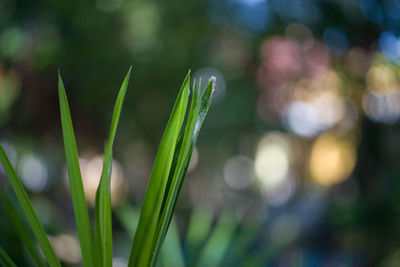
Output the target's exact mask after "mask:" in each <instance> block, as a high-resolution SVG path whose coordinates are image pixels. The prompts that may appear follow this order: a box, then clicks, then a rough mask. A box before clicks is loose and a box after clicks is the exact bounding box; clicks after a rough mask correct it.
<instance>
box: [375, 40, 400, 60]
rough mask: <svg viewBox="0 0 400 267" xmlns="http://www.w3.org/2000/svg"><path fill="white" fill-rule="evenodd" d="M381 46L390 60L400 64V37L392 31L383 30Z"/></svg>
mask: <svg viewBox="0 0 400 267" xmlns="http://www.w3.org/2000/svg"><path fill="white" fill-rule="evenodd" d="M379 47H380V48H381V50H382V52H383V54H384V55H385V56H386V57H387V58H388V59H389V60H391V61H393V62H395V63H397V64H400V38H398V37H396V36H395V35H394V34H393V33H391V32H383V33H382V34H381V36H380V37H379Z"/></svg>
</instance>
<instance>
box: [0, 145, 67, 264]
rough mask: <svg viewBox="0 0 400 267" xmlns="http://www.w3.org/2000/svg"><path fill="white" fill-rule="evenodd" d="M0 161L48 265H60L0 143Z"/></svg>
mask: <svg viewBox="0 0 400 267" xmlns="http://www.w3.org/2000/svg"><path fill="white" fill-rule="evenodd" d="M0 161H1V163H2V165H3V168H4V171H5V172H6V174H7V177H8V180H9V181H10V183H11V186H12V188H13V189H14V192H15V194H16V195H17V199H18V201H19V204H20V205H21V207H22V210H23V211H24V214H25V216H26V218H27V219H28V222H29V225H30V226H31V228H32V230H33V232H34V234H35V236H36V238H37V240H38V242H39V244H40V246H41V248H42V251H43V253H44V255H45V256H46V259H47V261H48V263H49V264H50V266H61V265H60V262H59V261H58V259H57V257H56V254H55V253H54V250H53V249H52V247H51V246H50V242H49V240H48V238H47V236H46V233H45V231H44V230H43V227H42V225H41V224H40V222H39V219H38V217H37V215H36V213H35V211H34V209H33V207H32V204H31V202H30V201H29V198H28V195H27V194H26V191H25V189H24V188H23V186H22V183H21V180H20V179H19V178H18V176H17V173H16V172H15V169H14V168H13V167H12V165H11V163H10V160H9V159H8V157H7V154H6V152H5V151H4V149H3V146H1V145H0Z"/></svg>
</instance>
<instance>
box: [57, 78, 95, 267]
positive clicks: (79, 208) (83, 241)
mask: <svg viewBox="0 0 400 267" xmlns="http://www.w3.org/2000/svg"><path fill="white" fill-rule="evenodd" d="M58 94H59V100H60V113H61V125H62V132H63V138H64V147H65V157H66V160H67V167H68V175H69V184H70V188H71V196H72V204H73V207H74V214H75V222H76V227H77V229H78V237H79V243H80V246H81V252H82V259H83V264H84V265H85V266H88V267H91V266H94V263H93V259H94V258H93V247H92V236H91V228H90V223H89V215H88V209H87V205H86V200H85V194H84V190H83V184H82V176H81V170H80V166H79V158H78V150H77V147H76V142H75V135H74V129H73V126H72V120H71V114H70V111H69V106H68V100H67V95H66V93H65V88H64V84H63V81H62V79H61V75H60V73H58Z"/></svg>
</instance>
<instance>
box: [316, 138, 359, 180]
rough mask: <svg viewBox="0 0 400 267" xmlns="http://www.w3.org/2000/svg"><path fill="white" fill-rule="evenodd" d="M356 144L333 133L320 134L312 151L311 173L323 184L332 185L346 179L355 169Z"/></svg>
mask: <svg viewBox="0 0 400 267" xmlns="http://www.w3.org/2000/svg"><path fill="white" fill-rule="evenodd" d="M355 163H356V151H355V148H354V145H353V144H352V143H351V142H349V141H347V140H342V139H339V138H337V137H335V136H334V135H332V134H325V135H322V136H320V137H319V138H318V139H317V140H316V141H315V143H314V145H313V147H312V151H311V159H310V173H311V176H312V178H313V179H314V180H315V181H316V182H317V183H319V184H321V185H323V186H332V185H334V184H337V183H339V182H341V181H343V180H345V179H346V178H347V177H349V175H350V174H351V172H352V171H353V169H354V166H355Z"/></svg>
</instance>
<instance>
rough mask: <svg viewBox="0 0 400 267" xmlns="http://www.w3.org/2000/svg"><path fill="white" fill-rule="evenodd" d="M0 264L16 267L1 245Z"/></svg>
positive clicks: (5, 266)
mask: <svg viewBox="0 0 400 267" xmlns="http://www.w3.org/2000/svg"><path fill="white" fill-rule="evenodd" d="M0 265H1V266H4V267H17V265H16V264H15V263H14V262H13V261H12V259H11V258H10V257H9V256H8V255H7V253H6V252H5V251H4V250H3V248H2V247H0Z"/></svg>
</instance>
